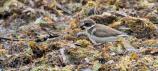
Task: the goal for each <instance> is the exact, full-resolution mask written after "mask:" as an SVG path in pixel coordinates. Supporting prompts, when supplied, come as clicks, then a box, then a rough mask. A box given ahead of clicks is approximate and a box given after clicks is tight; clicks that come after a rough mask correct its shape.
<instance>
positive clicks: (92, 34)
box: [77, 19, 134, 50]
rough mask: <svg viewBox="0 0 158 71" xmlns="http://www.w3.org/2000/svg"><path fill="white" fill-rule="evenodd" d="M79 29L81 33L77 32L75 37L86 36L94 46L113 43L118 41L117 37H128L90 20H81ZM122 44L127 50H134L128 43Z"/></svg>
mask: <svg viewBox="0 0 158 71" xmlns="http://www.w3.org/2000/svg"><path fill="white" fill-rule="evenodd" d="M79 27H80V28H81V30H83V31H82V32H78V33H77V37H79V36H81V35H84V36H87V37H88V38H89V40H90V41H91V42H92V43H93V44H94V45H98V44H102V43H106V42H115V41H117V40H118V37H124V38H127V37H128V36H129V35H127V34H126V33H124V32H121V31H118V30H116V29H113V28H111V27H109V26H106V25H103V24H98V23H95V21H94V20H92V19H83V20H81V21H80V23H79ZM124 43H125V45H126V46H127V47H128V49H129V50H133V49H134V47H133V46H131V45H130V44H129V41H127V40H125V42H124Z"/></svg>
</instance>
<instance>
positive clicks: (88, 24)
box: [84, 23, 92, 27]
mask: <svg viewBox="0 0 158 71" xmlns="http://www.w3.org/2000/svg"><path fill="white" fill-rule="evenodd" d="M84 25H85V26H87V27H90V26H91V25H92V24H91V23H85V24H84Z"/></svg>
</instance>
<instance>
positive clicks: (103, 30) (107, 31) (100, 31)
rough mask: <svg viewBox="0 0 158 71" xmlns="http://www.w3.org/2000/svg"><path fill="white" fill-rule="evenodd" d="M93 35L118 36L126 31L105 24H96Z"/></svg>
mask: <svg viewBox="0 0 158 71" xmlns="http://www.w3.org/2000/svg"><path fill="white" fill-rule="evenodd" d="M92 34H93V35H95V36H97V37H109V36H118V35H121V34H122V35H123V34H125V33H123V32H120V31H118V30H115V29H113V28H111V27H108V26H104V25H96V28H95V29H94V30H93V32H92Z"/></svg>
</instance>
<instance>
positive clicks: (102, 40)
mask: <svg viewBox="0 0 158 71" xmlns="http://www.w3.org/2000/svg"><path fill="white" fill-rule="evenodd" d="M90 39H93V40H95V41H96V42H97V43H105V42H114V41H117V37H116V36H110V37H96V36H90Z"/></svg>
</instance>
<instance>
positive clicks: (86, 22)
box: [80, 19, 95, 30]
mask: <svg viewBox="0 0 158 71" xmlns="http://www.w3.org/2000/svg"><path fill="white" fill-rule="evenodd" d="M94 25H95V21H93V20H92V19H84V20H82V21H81V22H80V28H81V29H82V30H85V29H90V28H91V27H92V26H94Z"/></svg>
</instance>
